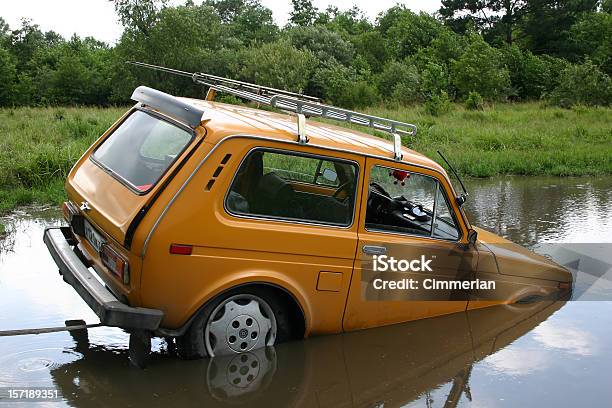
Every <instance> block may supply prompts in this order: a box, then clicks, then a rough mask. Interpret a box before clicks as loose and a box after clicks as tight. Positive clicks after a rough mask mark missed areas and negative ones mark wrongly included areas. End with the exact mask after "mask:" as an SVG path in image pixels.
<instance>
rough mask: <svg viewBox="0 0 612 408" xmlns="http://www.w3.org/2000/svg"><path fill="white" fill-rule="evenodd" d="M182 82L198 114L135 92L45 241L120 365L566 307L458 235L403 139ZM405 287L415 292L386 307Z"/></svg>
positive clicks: (526, 273) (436, 188)
mask: <svg viewBox="0 0 612 408" xmlns="http://www.w3.org/2000/svg"><path fill="white" fill-rule="evenodd" d="M198 75H202V77H201V78H204V79H202V82H203V83H206V84H207V85H209V86H210V91H209V93H208V95H207V100H195V99H186V98H176V97H173V96H171V95H168V94H165V93H162V92H160V91H156V90H154V89H151V88H146V87H139V88H137V89H136V90H135V91H134V94H133V96H132V98H133V99H135V100H136V101H137V102H138V103H137V104H136V105H135V106H134V107H133V108H131V109H130V110H129V111H128V112H126V113H125V115H123V117H121V118H120V119H119V120H118V121H117V122H116V123H115V124H113V125H112V126H111V128H110V129H109V130H108V131H107V132H106V133H105V134H103V135H102V136H101V137H100V138H99V140H97V141H96V142H95V143H94V144H93V145H92V146H91V147H90V149H89V150H88V151H87V152H85V154H84V155H83V156H82V157H81V158H80V159H79V160H78V161H77V163H76V164H75V165H74V167H73V168H72V170H71V171H70V174H69V176H68V179H67V181H66V190H67V193H68V201H67V202H65V203H64V204H63V206H62V208H63V212H64V215H65V218H66V220H67V221H68V223H69V226H67V227H61V228H50V229H48V230H46V231H45V235H44V239H45V242H46V244H47V246H48V248H49V251H50V253H51V255H52V256H53V258H54V260H55V262H56V263H57V264H58V266H59V269H60V273H61V274H62V275H63V277H64V279H65V280H66V281H67V282H68V283H69V284H71V285H72V286H73V287H74V288H75V290H76V291H77V292H78V293H79V294H80V296H81V297H82V298H83V299H84V300H85V301H86V302H87V304H88V305H89V306H90V307H91V308H92V309H93V310H94V311H95V312H96V313H97V315H98V316H99V317H100V321H101V322H102V323H103V324H105V325H110V326H118V327H122V328H125V329H127V330H128V331H130V332H131V333H132V334H133V336H131V340H130V346H131V350H132V349H134V350H138V349H139V347H140V349H143V347H144V349H145V350H148V347H149V345H150V337H151V336H163V337H166V338H176V343H177V348H178V351H179V354H180V355H181V356H183V357H185V358H197V357H203V356H206V355H208V356H214V355H219V354H228V353H240V352H244V351H248V350H252V349H255V348H258V347H262V346H266V345H272V344H274V343H277V342H281V341H285V340H288V339H292V338H303V337H306V336H309V335H314V334H324V333H339V332H343V331H349V330H356V329H364V328H369V327H376V326H382V325H388V324H393V323H398V322H405V321H409V320H415V319H421V318H425V317H431V316H436V315H442V314H448V313H453V312H458V311H464V310H466V309H473V308H478V307H484V306H488V305H491V304H498V303H512V302H525V301H531V300H533V299H535V298H539V297H548V296H557V295H558V294H559V293H562V292H567V291H569V290H571V285H572V277H571V274H570V273H569V272H568V271H567V270H566V269H564V268H562V267H560V266H558V265H556V264H554V263H552V262H551V261H549V260H547V259H546V258H543V257H541V256H538V255H536V254H534V253H531V252H529V251H527V250H526V249H524V248H522V247H520V246H518V245H515V244H512V243H511V242H509V241H506V240H504V239H502V238H500V237H498V236H496V235H494V234H492V233H489V232H486V231H484V230H480V229H476V228H473V227H472V226H471V225H470V223H469V221H468V219H467V217H466V215H465V213H464V211H463V210H462V208H461V205H462V204H463V202H464V201H465V197H464V196H462V195H458V194H457V193H456V192H455V190H454V189H453V186H452V185H451V182H450V180H449V177H448V176H447V173H446V172H445V170H444V169H443V168H442V167H441V166H440V165H438V164H437V163H435V162H434V161H432V160H430V159H428V158H426V157H425V156H423V155H421V154H419V153H416V152H414V151H412V150H409V149H407V148H405V147H402V146H401V143H400V140H399V136H398V134H402V133H403V134H412V135H414V134H415V131H416V128H414V126H413V125H409V124H404V123H401V122H395V121H391V120H388V119H384V118H376V117H371V116H367V115H363V114H360V113H357V112H350V111H346V110H343V109H340V108H335V107H331V106H327V105H322V104H320V103H319V102H317V101H315V100H313V99H312V98H309V97H302V96H299V95H295V94H290V93H288V92H284V91H279V90H274V89H271V88H258V90H257V92H254V91H252V88H253V87H254V86H252V85H249V84H244V83H239V82H237V81H231V80H223V79H219V78H217V77H211V76H205V74H198ZM194 78H195V76H194ZM198 78H200V77H198ZM211 78H212V79H211ZM223 81H227V82H223ZM249 86H251V88H249ZM215 92H229V93H233V94H235V95H237V96H240V97H242V98H246V99H251V100H253V101H255V102H257V103H259V104H265V103H268V104H269V105H271V106H273V107H275V108H278V109H281V110H284V111H294V112H296V113H297V117H296V115H288V114H286V113H283V114H281V113H274V112H271V111H268V110H258V109H253V108H248V107H244V106H235V105H228V104H224V103H218V102H214V101H212V99H213V97H214V94H215ZM304 114H307V115H308V116H320V117H323V118H327V119H340V120H345V121H349V122H351V123H353V124H356V125H366V126H370V127H374V128H375V129H378V130H380V131H387V132H389V133H391V134H393V135H394V138H395V139H394V142H389V141H387V140H385V139H383V138H379V137H375V136H371V135H368V134H363V133H359V132H356V131H353V130H348V129H346V128H341V127H335V126H332V125H329V124H327V123H321V122H314V121H308V123H306V121H305V116H304ZM394 262H395V266H397V267H399V268H400V269H401V270H393V267H392V266H393V265H392V264H393V263H394ZM376 263H378V264H382V265H384V266H386V267H387V268H388V269H387V270H382V271H381V270H380V269H377V265H376ZM378 266H379V265H378ZM402 267H404V268H403V269H402ZM410 280H411V281H412V282H416V286H417V287H418V286H419V285H420V289H419V288H417V289H416V290H415V289H414V288H413V289H411V290H407V289H406V288H404V289H403V290H401V289H400V287H403V286H402V285H403V284H402V282H404V284H406V285H407V284H408V282H409V281H410ZM426 282H429V285H430V286H432V287H433V286H436V288H435V289H432V290H431V291H427V290H425V289H426V288H425V286H427V283H426ZM452 282H458V286H449V285H446V286H445V284H448V283H452ZM487 282H488V286H487V284H484V283H487ZM474 283H476V284H474ZM491 283H492V284H493V286H494V290H491V288H490V286H491ZM382 286H384V288H383V287H382Z"/></svg>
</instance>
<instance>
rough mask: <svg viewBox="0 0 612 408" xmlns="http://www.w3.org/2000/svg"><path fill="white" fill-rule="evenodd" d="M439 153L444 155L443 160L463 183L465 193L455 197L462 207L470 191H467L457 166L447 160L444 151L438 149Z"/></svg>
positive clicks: (441, 155)
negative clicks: (456, 168)
mask: <svg viewBox="0 0 612 408" xmlns="http://www.w3.org/2000/svg"><path fill="white" fill-rule="evenodd" d="M438 154H439V155H440V157H442V160H444V163H446V165H447V166H448V168H449V169H451V171H452V172H453V174H454V175H455V177H456V178H457V180H458V181H459V184H461V188H462V189H463V194H461V195H460V196H459V197H455V199H456V200H457V204H458V205H459V207H461V206H462V205H463V204H464V203H465V201H466V200H467V197H468V195H469V194H468V192H467V189H466V188H465V185H464V184H463V181H462V180H461V177H459V173H457V171H456V170H455V168H454V167H453V166H451V164H450V163H449V162H448V160H446V157H444V155H443V154H442V152H441V151H439V150H438Z"/></svg>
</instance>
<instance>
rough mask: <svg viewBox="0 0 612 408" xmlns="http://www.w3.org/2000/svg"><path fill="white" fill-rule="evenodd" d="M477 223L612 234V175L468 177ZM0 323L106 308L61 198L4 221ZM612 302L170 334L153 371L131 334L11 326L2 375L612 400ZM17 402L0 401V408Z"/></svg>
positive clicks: (0, 347) (255, 394)
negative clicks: (254, 331)
mask: <svg viewBox="0 0 612 408" xmlns="http://www.w3.org/2000/svg"><path fill="white" fill-rule="evenodd" d="M468 187H469V189H470V197H469V200H470V201H468V204H467V208H468V211H469V213H470V219H471V221H472V223H473V224H474V225H479V226H484V227H486V228H487V229H490V230H493V231H497V232H499V233H501V234H502V235H503V236H505V237H507V238H509V239H511V240H513V241H515V242H518V243H521V244H523V245H526V246H530V247H534V248H537V247H538V245H537V244H538V243H542V242H558V241H562V242H611V241H612V207H611V206H610V204H611V203H612V180H611V179H610V178H592V179H590V178H566V179H558V178H533V177H531V178H520V177H508V178H499V179H491V180H470V181H469V183H468ZM3 222H4V223H6V224H7V226H8V235H7V236H6V237H5V238H3V239H0V311H1V312H0V330H9V329H18V328H29V327H42V326H61V325H63V324H64V321H65V320H68V319H85V320H86V322H87V323H96V322H97V318H96V316H95V315H94V314H93V312H91V311H90V310H89V308H88V307H87V306H86V305H85V303H84V302H83V301H82V300H81V299H80V298H79V296H78V295H77V294H76V292H74V290H73V289H72V288H71V287H69V286H68V285H66V284H65V283H63V282H62V280H61V278H60V277H59V276H58V275H57V272H56V267H55V265H54V263H53V261H52V260H51V258H50V256H49V255H48V253H47V250H46V248H45V246H44V244H43V243H42V239H41V237H42V232H43V229H44V227H45V226H47V225H56V224H57V223H58V222H59V219H58V213H57V212H56V211H55V210H53V209H36V210H33V209H29V210H26V211H22V212H17V213H15V214H13V215H11V216H10V217H8V218H6V219H4V220H3ZM611 336H612V302H594V301H593V302H586V301H585V302H577V301H571V302H567V303H565V302H555V303H544V302H539V303H536V304H531V305H522V306H500V307H493V308H488V309H482V310H478V311H473V312H470V313H458V314H454V315H449V316H443V317H439V318H433V319H425V320H421V321H417V322H412V323H408V324H401V325H395V326H390V327H384V328H379V329H372V330H366V331H361V332H355V333H347V334H343V335H336V336H321V337H316V338H311V339H309V340H306V341H299V342H293V343H289V344H283V345H279V346H277V347H275V348H274V349H267V350H259V351H256V352H253V353H248V354H246V355H242V356H234V357H226V358H215V359H212V360H210V359H205V360H198V361H181V360H178V359H177V358H176V357H175V356H174V354H173V349H172V347H171V346H168V345H167V344H166V343H165V342H164V341H163V340H156V341H155V342H154V347H153V348H154V354H153V357H152V360H151V362H150V364H149V366H148V367H147V368H146V369H145V370H138V369H135V368H133V367H130V366H129V363H128V358H127V344H128V335H127V334H126V333H124V332H123V331H122V330H120V329H116V328H106V327H101V328H95V329H90V330H89V332H88V336H79V335H78V334H74V335H71V334H70V333H68V332H59V333H52V334H42V335H27V336H19V337H0V389H1V387H12V388H20V387H34V386H41V387H51V388H53V389H56V390H58V392H59V394H60V395H61V398H60V399H59V400H58V401H53V402H47V403H46V404H45V405H49V406H55V405H60V406H168V405H171V404H172V405H174V406H182V405H199V406H241V405H243V406H274V407H276V406H307V407H310V406H314V407H318V406H334V407H336V406H360V407H383V406H385V407H389V406H409V407H452V406H473V407H515V406H522V407H542V406H551V407H574V406H604V405H607V404H608V402H609V401H610V400H612V374H611V372H610V367H611V366H612V341H610V339H611V338H612V337H611ZM5 405H6V406H8V405H9V404H6V403H2V402H0V408H1V407H2V406H5Z"/></svg>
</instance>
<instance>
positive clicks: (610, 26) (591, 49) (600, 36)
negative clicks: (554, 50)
mask: <svg viewBox="0 0 612 408" xmlns="http://www.w3.org/2000/svg"><path fill="white" fill-rule="evenodd" d="M570 38H571V40H572V42H573V44H574V50H573V51H574V53H575V56H576V57H580V56H585V55H586V56H588V57H589V58H590V59H591V60H592V61H593V62H594V63H595V64H597V65H599V66H600V67H601V68H602V69H603V70H604V72H606V73H607V74H608V75H612V40H611V39H612V14H610V12H601V13H588V14H585V15H583V16H582V17H581V18H580V19H579V20H578V22H577V23H576V24H574V25H573V26H572V27H571V29H570Z"/></svg>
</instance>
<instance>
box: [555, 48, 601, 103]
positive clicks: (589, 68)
mask: <svg viewBox="0 0 612 408" xmlns="http://www.w3.org/2000/svg"><path fill="white" fill-rule="evenodd" d="M550 101H551V102H552V103H553V104H555V105H559V106H562V107H565V108H569V107H572V106H574V105H577V104H583V105H600V106H609V105H610V104H611V103H612V80H611V79H610V77H609V76H608V75H606V74H605V73H603V72H601V71H600V70H599V68H598V67H597V66H596V65H595V64H593V63H592V62H591V61H590V60H589V59H587V60H586V61H585V62H584V63H582V64H573V65H570V66H568V67H567V68H566V69H565V70H564V71H563V72H562V73H561V78H560V81H559V86H557V88H555V90H554V91H553V92H552V93H551V95H550Z"/></svg>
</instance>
